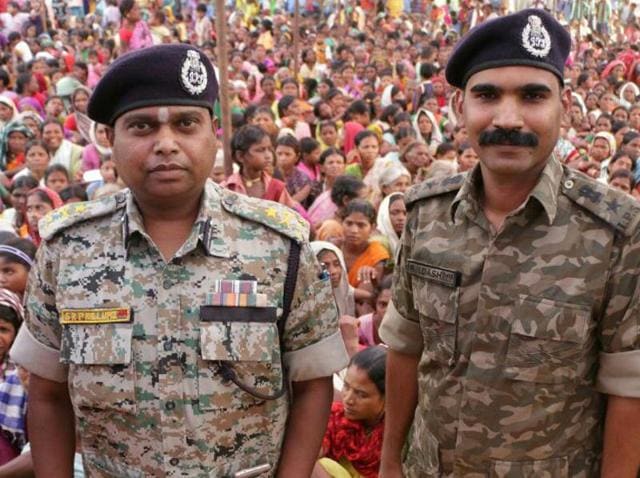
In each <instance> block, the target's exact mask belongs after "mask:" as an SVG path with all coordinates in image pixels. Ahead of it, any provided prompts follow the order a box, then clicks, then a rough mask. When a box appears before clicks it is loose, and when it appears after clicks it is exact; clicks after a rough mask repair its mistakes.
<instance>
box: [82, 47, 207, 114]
mask: <svg viewBox="0 0 640 478" xmlns="http://www.w3.org/2000/svg"><path fill="white" fill-rule="evenodd" d="M217 98H218V82H217V80H216V75H215V72H214V70H213V65H212V64H211V62H210V61H209V59H208V58H207V57H206V56H205V55H204V54H203V53H202V52H201V51H200V50H198V49H197V48H194V47H192V46H189V45H184V44H167V45H157V46H152V47H148V48H143V49H141V50H136V51H133V52H130V53H126V54H125V55H123V56H121V57H120V58H118V59H117V60H116V61H114V62H113V64H112V65H111V66H110V67H109V69H108V70H107V72H106V73H105V74H104V76H103V77H102V78H101V79H100V81H99V82H98V84H97V85H96V89H95V90H94V92H93V94H92V95H91V98H90V99H89V108H88V113H89V117H90V118H91V119H92V120H94V121H96V122H98V123H103V124H107V125H113V124H114V123H115V121H116V119H117V118H118V117H119V116H121V115H123V114H124V113H126V112H127V111H131V110H133V109H137V108H144V107H147V106H171V105H183V106H202V107H204V108H208V109H209V110H210V111H211V112H212V113H213V105H214V103H215V101H216V99H217Z"/></svg>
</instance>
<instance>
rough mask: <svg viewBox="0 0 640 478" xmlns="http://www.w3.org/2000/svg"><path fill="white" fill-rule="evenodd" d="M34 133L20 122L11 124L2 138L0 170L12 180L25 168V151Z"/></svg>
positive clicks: (4, 131) (0, 144)
mask: <svg viewBox="0 0 640 478" xmlns="http://www.w3.org/2000/svg"><path fill="white" fill-rule="evenodd" d="M32 137H33V133H32V132H31V130H30V129H29V128H27V127H26V126H25V125H24V124H23V123H22V122H21V121H20V120H17V119H16V120H14V121H11V122H9V123H8V124H7V125H6V126H5V127H4V129H3V130H2V136H0V169H2V170H3V171H4V174H5V175H6V176H7V177H9V178H11V177H13V176H14V175H15V174H17V173H18V172H20V171H21V170H22V169H23V168H24V150H25V147H26V146H27V141H28V140H29V139H31V138H32Z"/></svg>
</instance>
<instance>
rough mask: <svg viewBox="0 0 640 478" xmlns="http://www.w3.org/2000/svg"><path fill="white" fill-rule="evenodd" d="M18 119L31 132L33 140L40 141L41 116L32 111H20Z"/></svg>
mask: <svg viewBox="0 0 640 478" xmlns="http://www.w3.org/2000/svg"><path fill="white" fill-rule="evenodd" d="M18 119H19V120H20V121H22V124H24V125H25V126H26V127H27V128H29V129H30V130H31V134H32V135H33V139H40V136H41V134H40V126H42V116H40V115H39V114H38V113H37V112H35V111H32V110H27V111H22V112H21V113H20V114H19V115H18Z"/></svg>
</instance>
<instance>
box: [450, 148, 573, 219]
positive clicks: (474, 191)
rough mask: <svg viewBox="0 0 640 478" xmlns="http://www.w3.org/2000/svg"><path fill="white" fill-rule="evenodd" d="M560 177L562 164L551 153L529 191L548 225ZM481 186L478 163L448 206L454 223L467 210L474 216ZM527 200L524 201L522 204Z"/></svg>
mask: <svg viewBox="0 0 640 478" xmlns="http://www.w3.org/2000/svg"><path fill="white" fill-rule="evenodd" d="M561 178H562V166H561V165H560V162H559V161H558V160H557V158H556V157H555V155H551V157H550V158H549V161H547V164H546V165H545V167H544V169H543V170H542V173H541V174H540V179H538V183H537V184H536V186H535V187H534V188H533V190H532V191H531V194H530V195H529V197H530V198H531V197H534V198H536V200H537V201H538V202H539V203H540V205H541V206H542V207H543V208H544V210H545V213H546V215H547V220H548V221H549V225H551V224H553V221H554V219H555V217H556V213H557V212H558V189H559V187H560V180H561ZM481 187H482V173H481V170H480V164H477V165H476V166H475V167H474V168H473V170H472V171H471V173H470V174H468V175H467V177H466V179H465V181H464V183H462V187H461V188H460V190H459V191H458V194H456V197H455V198H454V199H453V202H452V203H451V207H450V217H451V220H452V221H453V222H454V224H458V223H459V221H461V220H462V218H463V216H464V215H465V214H467V213H468V212H471V213H472V215H474V216H476V215H477V212H478V210H479V207H480V202H479V199H480V189H481ZM527 202H528V200H527V201H525V202H524V204H526V203H527Z"/></svg>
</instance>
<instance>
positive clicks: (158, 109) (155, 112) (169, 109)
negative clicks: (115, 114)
mask: <svg viewBox="0 0 640 478" xmlns="http://www.w3.org/2000/svg"><path fill="white" fill-rule="evenodd" d="M187 113H188V114H201V115H208V114H209V110H208V109H207V108H203V107H201V106H182V105H175V106H147V107H144V108H136V109H135V110H131V111H127V112H126V113H124V114H123V115H122V116H121V117H120V118H118V119H128V118H131V117H143V116H151V117H158V116H166V117H167V118H170V117H173V116H177V115H184V114H187Z"/></svg>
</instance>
